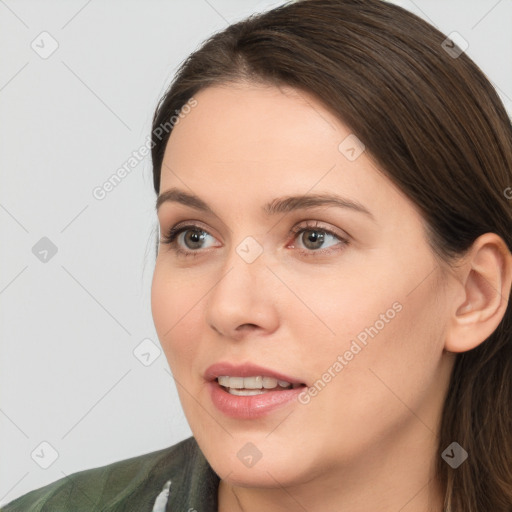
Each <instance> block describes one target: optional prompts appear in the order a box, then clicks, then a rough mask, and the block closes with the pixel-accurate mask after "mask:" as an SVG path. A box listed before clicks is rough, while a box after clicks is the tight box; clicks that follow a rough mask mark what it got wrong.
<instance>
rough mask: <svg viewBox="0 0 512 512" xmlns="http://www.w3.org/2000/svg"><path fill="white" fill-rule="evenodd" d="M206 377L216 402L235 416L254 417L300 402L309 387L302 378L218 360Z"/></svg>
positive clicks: (217, 405) (242, 417) (248, 364)
mask: <svg viewBox="0 0 512 512" xmlns="http://www.w3.org/2000/svg"><path fill="white" fill-rule="evenodd" d="M204 377H205V379H206V381H207V382H208V386H209V389H210V397H211V400H212V402H213V405H215V407H216V408H217V409H218V410H219V411H220V412H222V413H223V414H225V415H227V416H230V417H232V418H236V419H255V418H257V417H260V416H263V415H267V414H269V413H271V412H272V411H274V410H276V409H278V408H281V407H284V406H285V405H286V404H288V405H291V404H293V403H295V404H298V401H297V396H298V395H299V393H301V392H302V391H303V389H305V388H306V384H305V383H304V382H301V381H300V379H297V378H295V377H291V376H289V375H285V374H284V373H281V372H277V371H274V370H271V369H268V368H263V367H261V366H256V365H253V364H250V363H247V364H242V365H232V364H230V363H217V364H215V365H212V366H210V367H209V368H208V369H207V370H206V372H205V375H204Z"/></svg>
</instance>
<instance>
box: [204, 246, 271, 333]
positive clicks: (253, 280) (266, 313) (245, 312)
mask: <svg viewBox="0 0 512 512" xmlns="http://www.w3.org/2000/svg"><path fill="white" fill-rule="evenodd" d="M278 288H279V281H278V280H277V279H276V277H275V276H274V274H273V273H272V272H271V271H270V270H269V269H268V267H267V265H266V261H265V258H264V255H260V256H259V257H258V258H257V259H256V260H255V261H253V262H252V263H248V262H246V261H244V260H243V259H242V258H241V257H240V256H239V255H238V254H237V253H236V251H235V250H233V255H232V256H231V257H230V258H229V260H228V261H226V265H225V266H224V267H223V272H222V275H221V277H220V278H219V280H218V281H217V284H215V285H214V287H213V289H212V290H211V292H210V293H209V294H208V299H207V303H206V321H207V323H208V325H209V326H210V327H211V328H212V329H213V330H214V331H215V332H216V333H218V334H219V335H221V336H223V337H224V338H226V339H231V340H235V341H240V340H241V339H243V338H244V337H246V336H247V335H250V334H251V333H252V334H255V333H256V334H259V335H265V334H270V333H272V332H274V331H275V330H276V329H277V326H278V318H279V317H278V311H277V303H276V300H275V299H276V297H277V296H278V295H277V294H278Z"/></svg>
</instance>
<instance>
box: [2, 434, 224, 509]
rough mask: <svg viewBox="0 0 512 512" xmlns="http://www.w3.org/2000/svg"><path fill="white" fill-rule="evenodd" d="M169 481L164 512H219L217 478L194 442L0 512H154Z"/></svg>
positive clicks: (34, 494)
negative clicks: (190, 511)
mask: <svg viewBox="0 0 512 512" xmlns="http://www.w3.org/2000/svg"><path fill="white" fill-rule="evenodd" d="M168 480H171V488H170V493H169V499H168V502H167V507H166V509H165V510H166V512H174V511H179V512H187V511H189V510H190V509H191V510H192V511H193V510H196V511H198V512H217V491H218V486H219V477H218V476H217V475H216V474H215V473H214V471H213V470H212V468H211V467H210V465H209V464H208V462H207V461H206V459H205V458H204V455H203V454H202V452H201V451H200V449H199V447H198V445H197V443H196V441H195V439H194V438H193V437H189V438H188V439H185V440H184V441H182V442H180V443H178V444H175V445H174V446H171V447H170V448H165V449H163V450H158V451H155V452H151V453H147V454H145V455H140V456H138V457H132V458H130V459H125V460H121V461H118V462H114V463H113V464H109V465H107V466H102V467H99V468H93V469H87V470H84V471H79V472H77V473H73V474H72V475H69V476H67V477H64V478H61V479H60V480H57V481H56V482H52V483H51V484H48V485H46V486H44V487H41V488H39V489H36V490H34V491H31V492H29V493H27V494H24V495H23V496H21V497H19V498H17V499H15V500H13V501H11V502H10V503H8V504H7V505H4V506H3V507H2V508H1V512H85V511H87V512H92V511H94V512H132V511H133V512H151V511H152V510H153V505H154V503H155V500H156V498H157V496H158V495H159V494H160V492H161V491H162V489H163V488H164V485H165V483H166V482H167V481H168Z"/></svg>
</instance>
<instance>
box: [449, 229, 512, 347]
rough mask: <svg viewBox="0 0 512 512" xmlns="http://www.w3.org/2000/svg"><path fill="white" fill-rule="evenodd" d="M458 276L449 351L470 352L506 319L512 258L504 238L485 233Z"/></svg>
mask: <svg viewBox="0 0 512 512" xmlns="http://www.w3.org/2000/svg"><path fill="white" fill-rule="evenodd" d="M456 273H457V276H458V279H457V281H458V283H457V284H456V285H454V286H455V287H456V291H455V300H454V301H453V302H452V304H451V306H450V307H452V310H451V311H450V318H449V319H448V321H449V323H448V326H447V332H446V341H445V350H447V351H449V352H466V351H468V350H471V349H473V348H475V347H477V346H478V345H480V344H481V343H483V342H484V341H485V340H486V339H487V338H488V337H489V336H490V335H491V334H492V333H493V332H494V331H495V330H496V328H497V327H498V325H499V323H500V322H501V320H502V318H503V316H504V315H505V311H506V310H507V305H508V301H509V298H510V292H511V290H510V288H511V285H512V254H511V253H510V251H509V249H508V247H507V245H506V243H505V242H504V240H503V239H502V238H501V237H500V236H498V235H497V234H496V233H485V234H484V235H481V236H480V237H478V238H477V239H476V240H475V241H474V242H473V245H472V246H471V248H470V249H469V250H468V252H467V254H465V255H464V257H463V263H462V264H461V265H460V266H459V267H458V268H457V270H456Z"/></svg>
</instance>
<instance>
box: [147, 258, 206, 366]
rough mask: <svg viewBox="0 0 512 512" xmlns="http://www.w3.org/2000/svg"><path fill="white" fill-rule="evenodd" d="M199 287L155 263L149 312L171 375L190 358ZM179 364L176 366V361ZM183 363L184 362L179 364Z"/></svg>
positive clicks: (194, 336) (197, 313)
mask: <svg viewBox="0 0 512 512" xmlns="http://www.w3.org/2000/svg"><path fill="white" fill-rule="evenodd" d="M198 288H199V287H195V286H191V285H190V284H189V283H187V278H186V277H185V276H182V277H180V276H179V275H177V274H176V273H173V272H168V271H166V270H165V268H163V265H159V264H158V263H157V265H156V267H155V271H154V274H153V282H152V286H151V311H152V315H153V322H154V324H155V329H156V331H157V334H158V338H159V340H160V344H161V345H162V348H163V350H164V352H165V355H166V357H167V360H168V362H169V366H170V367H171V370H172V372H173V374H174V373H175V370H178V369H179V368H184V367H187V366H188V365H187V364H186V363H187V361H189V360H192V358H193V356H194V351H195V344H194V343H191V340H193V339H197V338H198V337H199V333H198V332H197V328H198V326H199V325H200V323H199V322H200V320H199V318H198V316H199V312H200V297H201V295H200V290H199V289H198ZM177 360H179V361H180V365H179V366H178V365H176V364H175V363H176V361H177ZM182 363H184V364H182Z"/></svg>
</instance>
